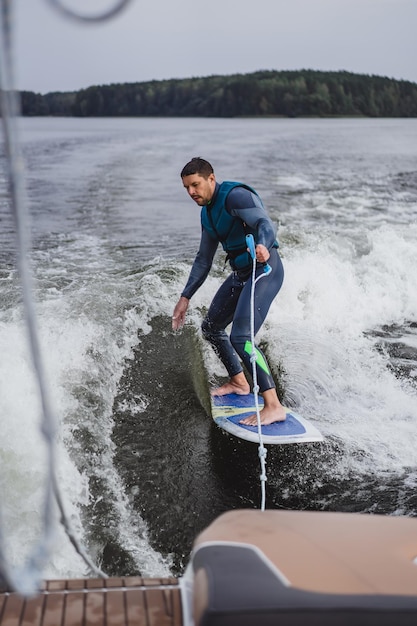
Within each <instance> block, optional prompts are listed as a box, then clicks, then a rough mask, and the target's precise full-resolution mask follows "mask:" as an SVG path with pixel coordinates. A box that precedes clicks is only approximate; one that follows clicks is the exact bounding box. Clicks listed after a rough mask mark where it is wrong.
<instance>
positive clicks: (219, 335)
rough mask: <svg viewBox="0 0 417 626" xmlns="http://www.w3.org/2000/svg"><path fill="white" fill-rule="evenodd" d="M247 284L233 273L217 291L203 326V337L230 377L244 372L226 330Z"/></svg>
mask: <svg viewBox="0 0 417 626" xmlns="http://www.w3.org/2000/svg"><path fill="white" fill-rule="evenodd" d="M244 285H245V283H244V282H243V281H242V280H241V279H240V278H239V277H238V275H237V273H236V272H233V273H232V274H230V275H229V276H228V278H227V279H226V280H225V281H224V283H223V284H222V286H221V287H220V289H219V290H218V291H217V293H216V295H215V296H214V298H213V301H212V303H211V305H210V308H209V310H208V312H207V315H206V317H205V318H204V320H203V323H202V325H201V330H202V332H203V336H204V338H205V339H207V341H209V342H210V343H211V344H212V346H213V348H214V350H215V352H216V354H217V355H218V356H219V358H220V360H221V361H222V363H223V364H224V366H225V368H226V369H227V373H228V374H229V376H236V374H239V373H240V372H242V371H243V368H242V365H241V362H240V359H239V357H238V355H237V354H236V351H235V349H234V348H233V346H232V344H231V342H230V338H229V335H228V334H227V333H226V332H225V328H226V327H227V326H228V325H229V324H230V323H231V322H232V320H233V316H234V314H235V309H236V306H237V304H238V301H239V297H240V294H241V292H242V289H243V287H244Z"/></svg>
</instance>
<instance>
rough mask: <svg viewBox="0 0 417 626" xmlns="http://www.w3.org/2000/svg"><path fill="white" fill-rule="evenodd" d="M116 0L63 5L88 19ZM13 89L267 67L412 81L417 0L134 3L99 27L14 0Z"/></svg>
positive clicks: (42, 1)
mask: <svg viewBox="0 0 417 626" xmlns="http://www.w3.org/2000/svg"><path fill="white" fill-rule="evenodd" d="M117 1H118V0H61V2H62V3H67V6H72V7H79V8H80V10H84V11H86V10H87V9H88V7H90V9H91V11H90V12H92V11H93V10H94V11H97V10H98V9H99V8H100V7H101V8H103V9H108V8H109V7H110V6H112V5H113V4H114V3H116V2H117ZM13 4H14V5H15V11H14V17H15V19H14V28H13V35H14V40H15V55H16V69H17V83H18V84H17V86H18V88H20V89H27V90H30V91H35V92H40V93H46V92H49V91H75V90H77V89H81V88H83V87H88V86H90V85H100V84H110V83H124V82H141V81H146V80H152V79H156V80H160V79H164V78H186V77H190V76H208V75H211V74H233V73H237V72H239V73H246V72H252V71H256V70H260V69H267V70H287V69H289V70H292V69H303V68H307V69H316V70H347V71H350V72H358V73H364V74H377V75H381V76H388V77H391V78H397V79H405V80H411V81H413V82H417V36H416V30H417V0H211V1H210V0H146V1H144V0H131V2H130V4H128V6H127V8H126V9H125V10H124V11H123V12H122V14H121V15H119V16H117V17H115V18H113V19H112V20H110V21H109V22H106V23H101V24H94V25H91V24H80V23H78V22H75V21H72V20H69V19H68V18H65V17H63V16H62V15H61V14H60V13H58V12H57V11H56V10H54V9H53V7H52V6H51V4H50V2H49V1H48V0H14V3H13Z"/></svg>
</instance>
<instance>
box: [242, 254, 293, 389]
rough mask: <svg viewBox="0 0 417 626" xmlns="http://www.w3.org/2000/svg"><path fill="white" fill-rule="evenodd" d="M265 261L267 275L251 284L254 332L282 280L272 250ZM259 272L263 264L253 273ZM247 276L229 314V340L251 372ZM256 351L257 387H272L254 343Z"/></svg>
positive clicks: (265, 366) (262, 356) (261, 321)
mask: <svg viewBox="0 0 417 626" xmlns="http://www.w3.org/2000/svg"><path fill="white" fill-rule="evenodd" d="M268 262H269V265H270V266H271V267H272V271H271V273H270V274H269V275H268V276H265V277H263V278H261V279H260V280H258V282H257V283H256V285H255V317H254V330H255V334H256V333H257V332H258V330H259V329H260V327H261V326H262V324H263V322H264V321H265V318H266V316H267V313H268V311H269V307H270V306H271V303H272V301H273V300H274V298H275V296H276V295H277V293H278V291H279V290H280V289H281V285H282V282H283V280H284V269H283V266H282V262H281V259H280V257H279V254H278V252H277V251H276V250H273V251H272V252H271V256H270V259H269V261H268ZM262 272H263V268H262V267H259V269H257V276H258V275H259V274H261V273H262ZM251 282H252V280H251V278H250V279H249V280H248V281H247V282H246V284H245V286H244V288H243V289H242V291H241V294H240V298H239V302H238V304H237V307H236V310H235V314H234V317H233V326H232V330H231V333H230V341H231V343H232V345H233V347H234V348H235V350H236V352H237V353H238V354H239V356H240V357H241V359H242V360H243V362H244V363H245V365H246V367H247V369H248V371H249V372H251V373H252V363H251V354H252V352H253V349H252V344H251V336H250V316H251V310H250V308H251V307H250V298H251ZM255 352H256V374H257V380H258V385H259V389H260V391H261V392H262V391H266V390H267V389H272V388H274V387H275V382H274V379H273V378H272V375H271V372H270V369H269V366H268V363H267V361H266V358H265V356H264V355H263V354H262V352H261V350H260V349H259V348H257V347H256V346H255Z"/></svg>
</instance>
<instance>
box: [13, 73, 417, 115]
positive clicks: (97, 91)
mask: <svg viewBox="0 0 417 626" xmlns="http://www.w3.org/2000/svg"><path fill="white" fill-rule="evenodd" d="M21 104H22V114H23V115H24V116H42V115H50V116H73V117H251V116H256V117H264V116H268V117H273V116H283V117H308V116H314V117H331V116H365V117H417V84H416V83H412V82H409V81H405V80H395V79H392V78H386V77H381V76H369V75H366V74H354V73H351V72H345V71H340V72H322V71H314V70H300V71H274V70H265V71H258V72H253V73H249V74H233V75H229V76H220V75H218V76H207V77H197V78H184V79H169V80H152V81H148V82H141V83H120V84H111V85H97V86H91V87H88V88H87V89H81V90H79V91H75V92H52V93H47V94H44V95H42V94H37V93H34V92H30V91H22V92H21Z"/></svg>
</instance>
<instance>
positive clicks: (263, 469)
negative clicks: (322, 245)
mask: <svg viewBox="0 0 417 626" xmlns="http://www.w3.org/2000/svg"><path fill="white" fill-rule="evenodd" d="M246 243H247V245H248V249H249V252H250V255H251V257H252V283H251V294H250V341H251V346H252V352H251V355H250V360H251V364H252V379H253V395H254V397H255V407H256V421H257V426H258V437H259V448H258V456H259V463H260V467H261V475H260V481H261V511H265V497H266V480H267V477H266V452H267V450H266V448H265V446H264V443H263V437H262V424H261V415H260V411H259V385H258V375H257V373H256V350H255V285H256V283H257V282H258V280H260V279H261V278H265V276H268V274H270V272H271V267H270V266H269V265H268V264H267V263H266V264H264V271H263V272H262V273H261V274H259V276H258V277H257V278H256V254H255V242H254V239H253V235H246Z"/></svg>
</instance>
